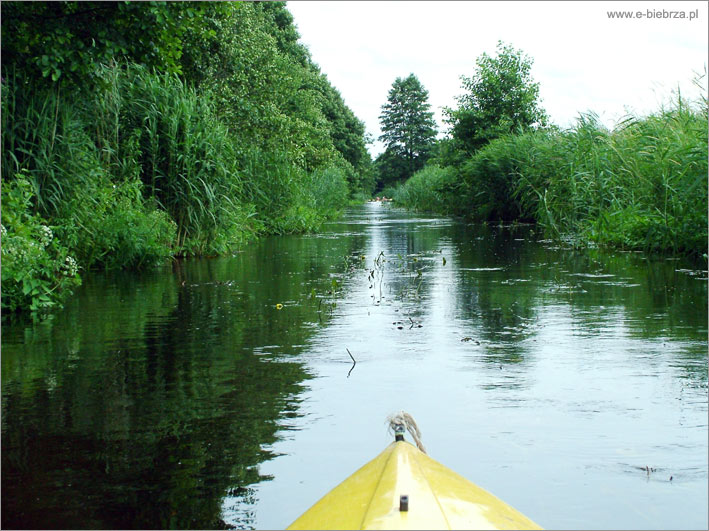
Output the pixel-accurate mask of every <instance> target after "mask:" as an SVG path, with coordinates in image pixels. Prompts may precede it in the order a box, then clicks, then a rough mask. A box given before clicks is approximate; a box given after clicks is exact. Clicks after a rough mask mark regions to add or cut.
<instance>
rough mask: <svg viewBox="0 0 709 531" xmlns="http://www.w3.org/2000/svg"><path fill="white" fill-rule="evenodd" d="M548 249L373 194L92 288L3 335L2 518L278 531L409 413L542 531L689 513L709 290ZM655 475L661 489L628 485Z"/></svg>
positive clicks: (661, 521) (680, 278)
mask: <svg viewBox="0 0 709 531" xmlns="http://www.w3.org/2000/svg"><path fill="white" fill-rule="evenodd" d="M538 240H539V236H538V235H537V234H536V233H535V229H534V228H533V227H529V226H514V227H488V226H465V225H464V224H462V223H459V222H457V221H453V220H447V219H436V218H427V217H422V216H415V215H411V214H408V213H405V212H402V211H398V210H396V209H392V208H391V207H390V206H389V205H381V204H373V205H366V206H363V207H358V208H355V209H352V210H351V211H350V212H349V213H348V214H347V216H346V217H344V218H343V219H342V220H341V221H339V222H335V223H331V224H330V225H329V226H328V227H327V230H326V231H325V232H324V233H323V234H319V235H305V236H295V237H283V238H271V239H266V240H263V241H261V242H258V243H257V244H254V245H252V246H250V247H248V248H247V249H245V250H244V252H242V253H239V254H237V255H235V256H233V257H228V258H221V259H215V260H190V261H184V262H176V263H174V264H173V265H172V266H170V267H168V268H166V269H163V270H160V271H154V272H149V273H143V274H140V275H137V274H125V273H116V274H94V275H91V276H89V277H88V278H87V279H86V282H85V283H84V286H82V288H81V290H80V291H79V293H78V296H77V297H76V298H75V299H74V300H73V301H72V303H71V304H70V305H69V306H68V307H67V308H66V310H65V311H63V312H61V313H59V314H58V315H56V316H55V318H54V319H52V320H50V321H47V322H44V323H35V324H32V323H22V322H17V323H14V324H9V325H8V324H5V325H4V326H3V334H2V349H3V356H2V384H3V386H2V445H3V452H2V470H3V472H2V491H3V496H2V524H3V526H4V527H41V528H59V527H61V528H102V527H113V528H190V527H199V528H225V527H238V528H254V527H255V528H281V527H283V526H285V525H287V524H288V523H289V522H290V521H291V520H292V519H294V518H295V517H296V516H298V514H300V512H302V510H303V509H305V508H306V507H307V506H308V505H309V504H311V503H312V502H314V501H315V500H316V499H317V498H318V497H319V496H320V495H322V494H323V493H324V491H325V490H326V488H325V487H328V488H329V487H332V486H333V485H334V484H335V483H337V482H338V481H339V480H341V479H342V478H344V477H345V476H346V475H347V474H349V473H351V472H352V471H353V470H354V468H356V467H357V466H358V465H360V464H362V463H364V462H365V461H366V460H368V459H370V458H371V457H372V456H373V455H374V454H375V453H378V452H379V451H380V450H381V447H382V445H383V444H386V442H388V438H387V436H386V433H385V430H384V429H383V428H382V425H381V422H382V420H383V418H384V417H385V416H386V415H387V414H388V413H391V412H393V411H395V410H397V409H400V408H405V409H408V410H410V411H411V412H412V413H414V414H415V416H416V418H417V421H418V422H419V424H420V425H421V426H422V427H423V428H424V437H425V438H426V444H427V446H428V447H430V448H432V449H433V450H432V451H433V452H435V455H434V457H436V458H437V459H439V460H442V461H443V462H444V463H446V464H448V465H449V466H451V467H452V468H454V469H455V470H457V471H458V472H460V473H462V474H463V475H465V476H467V477H469V478H470V479H472V480H474V481H476V482H479V483H480V484H481V485H482V486H484V487H486V488H489V489H490V490H492V491H493V492H495V493H496V494H498V495H499V496H500V497H502V498H503V499H505V500H506V501H509V502H511V503H512V504H513V505H516V506H517V507H518V508H520V509H521V510H523V512H525V513H528V514H529V515H530V516H531V517H533V518H534V519H535V520H537V521H539V522H540V523H542V524H544V525H545V526H547V527H560V528H588V527H598V528H603V527H614V528H617V527H647V526H648V521H647V520H646V514H647V512H648V511H650V512H652V511H654V510H655V509H654V508H656V507H659V508H661V509H662V511H658V514H657V515H656V517H654V519H653V520H652V521H651V522H650V523H653V525H655V526H659V527H673V526H674V527H687V528H693V527H702V525H704V524H705V523H706V521H705V520H702V517H701V516H698V517H697V516H696V515H697V514H700V513H701V511H698V510H697V508H699V509H702V508H706V501H705V500H706V475H707V470H706V468H707V465H706V458H705V456H706V430H707V425H706V410H707V404H706V391H707V284H706V280H703V279H702V276H701V275H695V274H689V273H687V271H690V272H696V267H695V266H692V265H691V264H684V263H678V262H674V261H666V260H646V259H643V258H642V256H639V255H636V254H633V253H615V254H614V253H602V252H600V251H597V250H587V251H583V252H579V251H573V250H570V249H563V248H558V247H555V246H553V245H552V244H550V243H548V242H546V243H545V242H541V243H540V242H539V241H538ZM348 351H350V352H351V353H352V354H353V356H354V357H355V358H356V360H357V365H356V367H355V368H354V370H352V360H351V359H350V357H349V355H348ZM451 433H454V434H455V436H454V437H451V436H450V434H451ZM429 443H430V444H429ZM480 456H484V458H481V457H480ZM646 464H650V465H651V466H653V468H655V469H656V470H660V471H661V472H662V473H663V474H664V473H667V474H666V475H669V474H671V475H673V478H674V479H673V483H672V486H673V488H675V490H674V491H666V490H661V491H656V492H654V491H653V492H644V491H641V490H638V487H637V485H635V484H634V483H633V481H634V480H635V479H638V477H640V479H643V480H645V477H644V476H642V474H640V476H638V475H637V474H636V475H633V473H634V472H637V469H635V468H633V467H637V466H644V465H646ZM655 474H659V472H655ZM646 475H647V474H646ZM651 477H652V476H651ZM656 477H658V476H657V475H656V476H654V477H652V478H653V479H654V478H656ZM665 479H666V478H665ZM647 484H648V485H650V486H656V485H660V482H659V481H653V482H649V483H647ZM683 485H684V486H686V488H685V487H683ZM664 487H665V485H664V484H662V488H663V489H664ZM658 488H659V487H658ZM550 499H554V500H556V502H555V503H553V504H550V503H549V501H548V500H550ZM619 499H622V500H626V501H627V503H625V504H624V505H623V506H620V505H619V504H618V502H617V500H619ZM704 513H706V511H704ZM653 514H655V513H653ZM701 514H703V513H701ZM668 515H669V516H668ZM672 515H674V516H672ZM677 515H681V517H680V516H677ZM692 515H694V516H692ZM651 527H652V526H651Z"/></svg>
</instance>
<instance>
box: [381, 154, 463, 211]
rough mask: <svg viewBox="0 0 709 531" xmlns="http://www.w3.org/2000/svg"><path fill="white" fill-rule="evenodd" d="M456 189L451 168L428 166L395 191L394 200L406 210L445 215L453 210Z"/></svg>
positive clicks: (453, 172) (454, 176)
mask: <svg viewBox="0 0 709 531" xmlns="http://www.w3.org/2000/svg"><path fill="white" fill-rule="evenodd" d="M457 188H458V187H457V185H456V175H455V171H454V170H453V168H452V167H450V166H448V167H446V168H441V167H439V166H435V165H432V164H429V165H427V166H426V167H424V168H423V169H421V170H419V171H417V172H416V173H415V174H414V175H413V176H412V177H411V179H409V180H408V181H406V182H405V183H404V184H403V185H402V186H401V187H399V188H398V189H396V191H395V193H394V200H395V201H396V202H397V204H400V205H402V206H404V207H406V208H411V209H414V210H419V211H424V212H437V213H441V214H447V213H450V212H451V211H452V210H453V208H454V201H455V197H456V195H457V193H456V191H457Z"/></svg>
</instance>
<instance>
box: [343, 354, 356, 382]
mask: <svg viewBox="0 0 709 531" xmlns="http://www.w3.org/2000/svg"><path fill="white" fill-rule="evenodd" d="M345 350H346V351H347V354H349V355H350V358H352V367H351V368H350V372H348V373H347V377H348V378H349V377H350V374H352V370H353V369H354V368H355V365H357V360H355V359H354V356H353V355H352V353H351V352H350V349H348V348H347V347H345Z"/></svg>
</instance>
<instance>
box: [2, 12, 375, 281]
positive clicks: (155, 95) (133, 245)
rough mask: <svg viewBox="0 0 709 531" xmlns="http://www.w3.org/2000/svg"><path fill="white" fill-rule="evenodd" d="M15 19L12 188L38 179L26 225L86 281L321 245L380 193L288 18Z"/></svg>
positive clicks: (360, 135) (10, 86)
mask: <svg viewBox="0 0 709 531" xmlns="http://www.w3.org/2000/svg"><path fill="white" fill-rule="evenodd" d="M2 15H3V17H2V24H3V28H2V29H3V36H4V37H7V38H6V39H4V41H3V51H2V53H3V57H2V59H3V80H2V142H3V149H2V179H3V186H4V185H5V184H7V183H11V182H13V181H14V180H15V178H16V177H15V176H16V174H18V173H20V172H22V174H23V175H25V176H26V179H27V181H28V182H29V184H30V186H31V188H32V191H33V194H34V196H33V197H34V198H33V200H32V202H31V204H29V203H28V204H27V209H28V211H27V213H26V214H27V215H28V216H35V215H38V216H41V218H42V219H43V220H46V221H47V222H48V223H51V224H52V227H53V228H54V236H55V240H56V242H57V245H59V242H61V246H63V248H66V249H68V250H69V251H70V252H71V253H72V255H73V256H75V257H76V259H77V260H78V261H79V263H80V265H81V266H82V267H84V268H90V267H107V268H120V267H145V266H149V265H152V264H156V263H159V262H162V261H164V260H165V259H167V258H169V257H170V256H172V255H204V254H207V255H214V254H220V253H226V252H229V251H231V250H233V249H235V248H236V247H238V246H240V245H242V244H243V243H244V242H246V241H248V240H250V239H252V238H254V237H255V236H256V235H258V234H261V233H286V232H295V231H307V230H313V229H315V228H317V227H318V226H319V225H320V224H321V223H322V221H323V220H325V219H327V218H329V217H331V216H333V215H336V213H338V212H339V211H340V210H341V209H342V207H343V206H344V205H345V204H346V203H347V199H348V197H349V196H350V194H355V193H357V194H360V195H362V194H368V193H370V192H371V190H372V189H373V186H374V177H373V168H372V164H371V159H370V156H369V153H368V152H367V148H366V144H367V142H368V139H367V138H366V135H365V131H364V124H363V123H362V122H361V121H360V120H358V119H357V118H356V117H355V115H354V114H353V113H352V111H351V110H350V109H349V108H348V107H347V105H346V104H345V103H344V100H343V99H342V97H341V95H340V94H339V92H338V91H337V90H336V89H335V88H334V87H333V86H332V85H331V84H330V83H329V81H328V80H327V77H326V76H325V75H324V74H323V73H321V72H320V69H319V68H318V66H317V65H316V64H315V63H313V62H312V60H311V57H310V54H309V52H308V50H307V48H306V47H305V46H303V45H302V44H300V43H299V42H298V39H299V34H298V32H297V30H296V28H295V26H294V24H293V17H292V16H291V15H290V13H289V12H288V10H287V9H286V7H285V3H283V2H273V3H245V4H242V3H232V2H223V3H217V2H205V3H192V2H182V3H160V2H155V3H133V2H114V3H111V4H110V5H107V4H103V3H98V2H84V3H80V4H77V3H70V2H57V3H53V4H50V3H44V2H37V3H30V4H25V3H19V2H5V3H3V4H2ZM8 24H12V26H9V25H8ZM18 28H19V30H18ZM3 287H5V286H4V284H3Z"/></svg>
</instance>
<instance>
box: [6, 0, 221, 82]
mask: <svg viewBox="0 0 709 531" xmlns="http://www.w3.org/2000/svg"><path fill="white" fill-rule="evenodd" d="M220 4H221V3H220V2H145V3H144V2H14V1H13V2H3V3H2V37H3V42H2V63H3V66H4V67H8V66H10V67H14V68H16V69H18V70H21V71H23V72H25V73H26V74H28V75H29V76H30V77H44V78H50V79H51V80H52V81H59V80H61V81H62V82H69V83H73V84H74V85H77V86H82V85H83V84H85V83H86V82H87V81H91V80H92V79H93V78H94V77H95V76H96V75H97V71H98V70H99V68H100V66H101V65H103V64H106V63H108V62H111V61H114V60H121V59H125V60H129V61H133V62H137V63H140V64H145V65H147V66H150V67H155V68H157V69H159V70H161V71H163V72H169V73H181V71H182V70H181V64H180V57H181V56H182V53H183V36H184V35H185V34H187V33H189V32H192V33H197V34H199V33H201V32H202V31H203V30H202V27H203V24H202V22H203V18H204V16H205V15H206V14H208V13H212V12H215V11H224V10H225V9H228V6H222V5H220Z"/></svg>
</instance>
